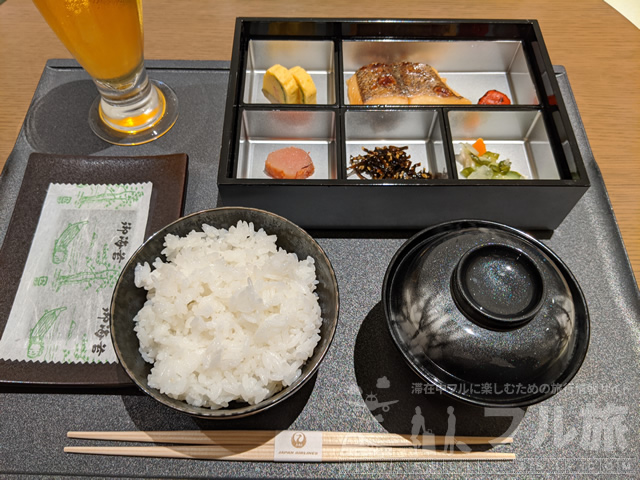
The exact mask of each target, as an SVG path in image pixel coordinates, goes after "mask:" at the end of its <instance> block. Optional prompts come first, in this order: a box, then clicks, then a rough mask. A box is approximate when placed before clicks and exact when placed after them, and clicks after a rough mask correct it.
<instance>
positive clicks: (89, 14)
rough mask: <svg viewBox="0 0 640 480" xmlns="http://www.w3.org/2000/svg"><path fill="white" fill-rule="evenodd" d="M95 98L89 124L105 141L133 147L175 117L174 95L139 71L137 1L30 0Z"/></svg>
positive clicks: (140, 35)
mask: <svg viewBox="0 0 640 480" xmlns="http://www.w3.org/2000/svg"><path fill="white" fill-rule="evenodd" d="M33 3H34V4H35V5H36V7H37V8H38V10H40V13H41V14H42V16H43V17H44V19H45V20H46V21H47V23H48V24H49V26H50V27H51V29H52V30H53V31H54V32H55V34H56V35H57V36H58V38H59V39H60V41H62V43H63V44H64V45H65V47H67V49H68V50H69V52H71V54H72V55H73V57H74V58H75V59H76V60H77V61H78V63H79V64H80V65H82V67H83V68H84V69H85V71H86V72H87V73H88V74H89V75H91V78H92V79H93V81H94V83H95V85H96V87H97V88H98V92H99V93H100V97H99V98H97V99H96V101H95V102H94V104H93V105H92V106H91V109H90V110H89V125H90V127H91V129H92V130H93V132H94V133H95V134H96V135H98V136H99V137H100V138H102V139H103V140H106V141H107V142H111V143H115V144H118V145H139V144H141V143H146V142H150V141H152V140H155V139H156V138H159V137H160V136H162V135H163V134H164V133H165V132H167V131H168V130H169V129H170V128H171V127H172V126H173V124H174V123H175V121H176V118H177V117H178V100H177V97H176V95H175V93H174V92H173V91H172V90H171V88H169V86H167V85H165V84H164V83H162V82H159V81H157V80H154V81H153V82H151V81H149V78H148V76H147V71H146V69H145V68H144V54H143V51H144V34H143V27H142V0H33Z"/></svg>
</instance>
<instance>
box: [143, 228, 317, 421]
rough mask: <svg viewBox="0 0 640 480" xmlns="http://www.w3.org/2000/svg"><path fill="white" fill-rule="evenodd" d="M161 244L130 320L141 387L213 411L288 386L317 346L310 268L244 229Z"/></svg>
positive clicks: (269, 238) (171, 238) (270, 239)
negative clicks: (142, 373) (143, 367)
mask: <svg viewBox="0 0 640 480" xmlns="http://www.w3.org/2000/svg"><path fill="white" fill-rule="evenodd" d="M202 230H203V231H202V232H196V231H191V232H190V233H189V234H188V235H187V236H186V237H178V236H175V235H167V236H166V237H165V243H164V246H165V248H164V250H163V251H162V253H163V254H164V255H165V256H166V257H167V260H168V261H167V262H166V263H165V262H163V261H162V260H161V259H160V258H156V260H155V261H154V262H153V269H152V268H151V267H150V266H149V264H148V263H145V264H144V265H141V264H138V265H137V266H136V270H135V284H136V286H137V287H139V288H144V289H146V290H147V291H148V293H147V301H146V303H145V305H144V307H143V308H142V309H141V310H140V311H139V312H138V314H137V315H136V317H135V319H134V320H135V322H136V327H135V331H136V332H137V335H138V339H139V340H140V352H141V353H142V357H143V358H144V359H145V361H147V362H150V363H152V364H153V367H152V369H151V373H150V374H149V377H148V382H149V386H151V387H153V388H157V389H159V390H160V391H161V392H163V393H165V394H166V395H168V396H170V397H172V398H175V399H179V400H185V401H186V402H188V403H190V404H192V405H195V406H206V407H210V408H213V409H217V408H222V407H226V406H228V404H229V402H231V401H233V400H240V401H245V402H248V403H250V404H256V403H259V402H261V401H262V400H264V399H265V398H267V397H269V396H271V395H273V394H274V393H275V392H277V391H279V390H281V389H282V388H283V387H284V386H288V385H291V384H292V383H293V382H294V381H295V380H296V378H298V377H299V376H300V372H301V366H302V365H303V364H304V362H305V361H306V360H307V359H308V358H309V357H310V356H311V354H312V353H313V350H314V348H315V346H316V345H317V343H318V341H319V340H320V325H321V323H322V319H321V314H320V305H319V304H318V297H317V294H315V293H314V290H315V287H316V284H317V283H318V281H317V279H316V273H315V264H314V260H313V258H311V257H308V258H307V259H306V260H298V257H297V256H296V254H294V253H287V252H286V251H284V250H282V249H279V248H278V247H277V246H276V236H275V235H267V234H266V233H265V231H264V230H263V229H260V230H258V231H256V230H255V228H254V225H253V223H246V222H243V221H240V222H238V224H237V225H236V226H235V227H234V226H232V227H230V228H229V230H226V229H217V228H214V227H211V226H209V225H203V226H202Z"/></svg>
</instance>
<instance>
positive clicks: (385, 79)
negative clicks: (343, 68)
mask: <svg viewBox="0 0 640 480" xmlns="http://www.w3.org/2000/svg"><path fill="white" fill-rule="evenodd" d="M355 75H356V81H357V84H358V88H359V90H360V96H361V97H362V102H363V103H364V104H365V105H367V104H398V103H400V104H402V103H404V104H406V103H408V99H407V96H406V93H405V92H404V90H403V88H402V86H401V85H400V84H399V83H398V80H397V78H396V76H395V75H394V74H393V68H392V66H391V65H388V64H385V63H370V64H369V65H365V66H364V67H361V68H359V69H358V70H357V71H356V74H355Z"/></svg>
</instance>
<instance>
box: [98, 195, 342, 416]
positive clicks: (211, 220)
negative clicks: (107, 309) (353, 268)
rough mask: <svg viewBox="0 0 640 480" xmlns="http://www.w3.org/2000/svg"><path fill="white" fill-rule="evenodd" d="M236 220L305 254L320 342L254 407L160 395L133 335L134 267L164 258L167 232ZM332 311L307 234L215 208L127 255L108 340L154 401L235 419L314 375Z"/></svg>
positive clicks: (330, 282) (332, 289)
mask: <svg viewBox="0 0 640 480" xmlns="http://www.w3.org/2000/svg"><path fill="white" fill-rule="evenodd" d="M240 220H243V221H245V222H247V223H253V224H254V228H255V230H256V231H257V230H258V229H260V228H262V229H264V230H265V232H266V233H267V234H268V235H276V236H277V242H276V244H277V246H278V247H280V248H282V249H284V250H286V251H287V252H289V253H295V254H296V255H297V256H298V259H300V260H302V259H306V258H307V257H308V256H311V257H312V258H313V259H314V262H315V268H316V278H317V280H318V284H317V286H316V290H315V293H316V294H317V296H318V300H319V305H320V309H321V314H322V325H321V327H320V337H321V338H320V341H319V342H318V344H317V345H316V347H315V349H314V351H313V353H312V355H311V357H310V358H308V359H307V361H306V362H305V363H304V365H303V366H302V368H301V374H300V376H299V377H298V378H297V379H296V380H295V381H294V382H293V383H292V384H291V385H289V386H287V387H284V388H283V389H282V390H280V391H279V392H277V393H275V394H273V395H272V396H270V397H268V398H266V399H264V400H263V401H261V402H259V403H257V404H254V405H252V404H249V403H245V402H240V401H235V402H231V403H230V404H229V406H228V407H226V408H220V409H211V408H208V407H196V406H194V405H191V404H189V403H187V402H185V401H182V400H177V399H174V398H171V397H169V396H168V395H166V394H164V393H161V392H160V391H159V390H157V389H155V388H152V387H150V386H149V384H148V382H147V377H148V376H149V373H150V371H151V368H152V365H151V364H150V363H147V362H146V361H145V360H144V359H143V358H142V355H141V353H140V351H139V347H140V344H139V341H138V337H137V334H136V332H135V331H134V326H135V322H134V317H135V316H136V314H137V313H138V311H140V309H141V308H142V307H143V305H144V303H145V301H146V300H147V291H146V290H145V289H143V288H137V287H136V285H135V282H134V280H135V277H134V272H135V268H136V265H138V264H144V263H145V262H148V263H149V265H152V264H153V261H154V260H155V259H156V258H157V257H160V258H162V259H163V260H165V258H164V256H163V255H162V253H161V252H162V250H163V248H164V241H165V236H166V235H167V234H173V235H178V236H180V237H184V236H185V235H187V234H188V233H189V232H190V231H192V230H196V231H202V225H203V224H207V225H210V226H212V227H216V228H225V229H228V228H229V227H231V226H235V225H236V224H237V223H238V221H240ZM338 310H339V295H338V285H337V282H336V276H335V273H334V270H333V267H332V266H331V262H330V261H329V259H328V258H327V256H326V254H325V253H324V251H323V250H322V248H321V247H320V246H319V245H318V243H317V242H316V241H315V240H314V239H313V238H312V237H311V236H310V235H309V234H308V233H306V232H305V231H304V230H303V229H301V228H300V227H298V226H297V225H295V224H294V223H292V222H290V221H289V220H287V219H285V218H283V217H280V216H278V215H275V214H273V213H270V212H266V211H264V210H258V209H254V208H243V207H221V208H215V209H212V210H205V211H201V212H197V213H194V214H191V215H188V216H185V217H183V218H180V219H179V220H177V221H175V222H173V223H171V224H169V225H167V226H166V227H165V228H163V229H162V230H160V231H158V232H157V233H155V234H154V235H153V236H152V237H150V238H149V239H148V240H147V241H146V242H145V243H144V244H143V245H142V246H141V247H140V248H139V249H138V250H137V251H136V252H135V253H134V254H133V255H132V256H131V258H130V259H129V261H128V262H127V264H126V265H125V267H124V269H123V271H122V273H121V275H120V278H119V280H118V282H117V284H116V286H115V290H114V293H113V297H112V300H111V338H112V340H113V345H114V348H115V351H116V354H117V356H118V359H119V361H120V364H121V365H122V367H123V368H124V370H125V371H126V373H127V374H128V375H129V377H131V380H132V381H133V382H134V383H135V384H136V385H137V386H138V387H139V388H140V389H142V390H143V391H144V392H146V393H147V394H148V395H149V396H151V397H152V398H154V399H155V400H157V401H158V402H160V403H162V404H164V405H166V406H168V407H171V408H173V409H175V410H178V411H180V412H183V413H187V414H189V415H193V416H196V417H200V418H208V419H228V418H240V417H244V416H247V415H251V414H255V413H257V412H262V411H264V410H267V409H268V408H270V407H272V406H274V405H276V404H278V403H280V402H282V401H284V400H285V399H287V398H288V397H290V396H291V395H293V394H294V392H296V391H297V390H299V389H300V387H302V385H304V384H305V383H306V382H307V381H308V380H309V379H310V378H311V377H312V376H313V375H314V373H315V372H316V371H317V370H318V368H319V366H320V363H321V361H322V359H323V358H324V356H325V354H326V353H327V350H328V348H329V346H330V344H331V341H332V340H333V336H334V334H335V330H336V326H337V322H338Z"/></svg>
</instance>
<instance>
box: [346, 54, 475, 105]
mask: <svg viewBox="0 0 640 480" xmlns="http://www.w3.org/2000/svg"><path fill="white" fill-rule="evenodd" d="M347 85H348V94H349V101H350V102H351V103H352V104H365V105H378V104H414V105H429V104H470V103H471V101H470V100H468V99H466V98H464V97H462V96H461V95H459V94H458V93H457V92H455V91H454V90H453V89H451V88H450V87H449V86H448V85H447V84H446V83H445V81H444V80H443V79H442V78H441V77H440V75H439V73H438V71H437V70H436V69H435V68H433V67H432V66H430V65H427V64H426V63H413V62H396V63H391V64H386V63H371V64H369V65H365V66H364V67H361V68H359V69H358V70H357V71H356V73H355V75H354V76H353V77H351V78H350V79H349V80H348V81H347Z"/></svg>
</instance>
